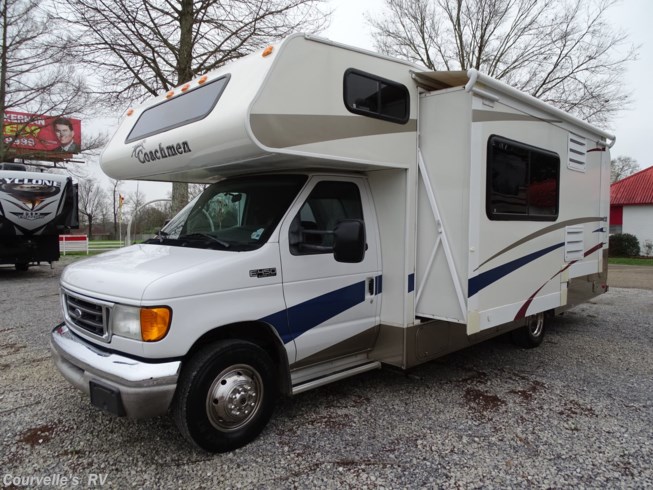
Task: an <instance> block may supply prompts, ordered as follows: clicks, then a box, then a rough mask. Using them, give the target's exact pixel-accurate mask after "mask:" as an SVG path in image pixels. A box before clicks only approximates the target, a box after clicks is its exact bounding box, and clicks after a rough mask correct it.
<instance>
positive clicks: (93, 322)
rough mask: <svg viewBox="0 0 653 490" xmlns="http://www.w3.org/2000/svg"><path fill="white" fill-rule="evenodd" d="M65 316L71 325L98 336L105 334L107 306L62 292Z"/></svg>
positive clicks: (107, 322) (107, 315) (107, 320)
mask: <svg viewBox="0 0 653 490" xmlns="http://www.w3.org/2000/svg"><path fill="white" fill-rule="evenodd" d="M63 296H64V307H65V309H66V311H65V313H66V318H67V320H68V321H69V322H70V323H72V325H73V326H75V327H77V328H80V329H82V330H84V331H86V332H88V333H91V334H93V335H96V336H98V337H102V338H105V337H106V336H107V325H108V324H109V307H108V306H107V305H103V304H98V303H94V302H92V301H90V300H88V299H82V298H80V297H79V296H75V295H72V294H70V293H68V292H64V293H63Z"/></svg>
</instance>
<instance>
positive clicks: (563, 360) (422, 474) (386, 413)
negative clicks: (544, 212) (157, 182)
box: [0, 258, 653, 489]
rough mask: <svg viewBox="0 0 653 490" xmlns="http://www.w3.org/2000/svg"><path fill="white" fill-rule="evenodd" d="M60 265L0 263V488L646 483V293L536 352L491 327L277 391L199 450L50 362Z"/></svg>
mask: <svg viewBox="0 0 653 490" xmlns="http://www.w3.org/2000/svg"><path fill="white" fill-rule="evenodd" d="M66 260H70V258H68V259H66ZM61 267H62V265H61V264H57V265H56V266H55V271H54V273H52V272H51V271H50V270H49V268H47V267H40V268H33V269H30V271H29V272H27V273H24V274H18V273H16V272H14V271H13V270H10V269H4V268H0V291H1V293H2V294H1V295H0V311H1V314H0V334H1V335H2V337H1V338H0V369H1V372H2V376H1V379H0V426H1V427H2V433H1V435H0V438H1V448H0V477H2V484H3V486H6V487H10V488H11V487H14V488H16V487H18V488H20V487H25V486H27V485H28V484H31V486H38V485H39V484H40V485H41V486H42V487H65V486H67V487H75V486H78V487H82V486H83V487H86V486H89V485H92V484H93V483H96V484H97V485H100V484H102V483H103V484H104V487H105V488H126V487H137V488H202V487H204V488H314V487H321V488H342V487H349V488H357V489H359V488H380V487H386V488H416V487H428V488H433V487H445V488H476V487H483V488H492V487H494V488H506V487H519V488H523V487H529V486H531V487H536V488H578V487H587V488H652V487H653V465H652V461H653V365H652V364H653V363H652V361H653V291H648V290H641V289H624V288H616V287H612V288H611V289H610V292H609V293H608V294H606V295H603V296H601V297H600V298H598V299H596V300H595V301H593V302H592V303H589V304H586V305H583V306H580V307H578V308H576V309H574V310H572V311H570V312H568V313H567V314H566V315H564V316H563V317H560V318H558V319H557V320H556V322H555V323H554V324H552V325H550V328H549V329H548V331H547V336H546V338H545V341H544V343H543V345H542V346H541V347H540V348H538V349H535V350H530V351H527V350H522V349H518V348H516V347H514V346H513V345H512V344H510V343H509V342H507V341H506V340H504V339H496V340H492V341H489V342H485V343H483V344H480V345H477V346H474V347H472V348H469V349H467V350H464V351H462V352H458V353H455V354H452V355H449V356H446V357H444V358H442V359H439V360H438V361H436V362H432V363H429V364H427V365H424V366H421V367H418V368H416V369H414V370H412V371H411V372H409V373H402V372H398V371H393V370H388V369H384V370H382V371H375V372H371V373H366V374H363V375H360V376H358V377H355V378H351V379H348V380H345V381H341V382H338V383H336V384H332V385H330V386H326V387H323V388H320V389H317V390H314V391H311V392H307V393H305V394H302V395H299V396H297V397H294V398H292V399H285V400H282V401H281V402H280V403H279V405H278V407H277V410H276V412H275V415H274V416H273V419H272V421H271V423H270V424H269V425H268V427H267V429H266V430H265V431H264V432H263V434H262V436H261V437H259V438H258V439H257V440H256V441H254V442H253V443H252V444H250V445H249V446H246V447H245V448H243V449H240V450H238V451H235V452H233V453H230V454H224V455H209V454H206V453H202V452H199V451H196V450H194V449H192V448H190V447H189V446H188V445H187V444H186V443H185V442H184V440H183V439H182V438H181V436H180V435H179V434H178V432H177V430H176V428H175V426H174V424H173V422H172V420H171V419H170V418H169V417H160V418H156V419H150V420H144V421H132V420H127V419H121V418H115V417H113V416H110V415H105V414H103V413H101V412H99V411H97V410H96V409H94V408H92V407H91V406H90V404H89V402H88V400H86V398H85V397H84V396H83V395H82V394H81V393H78V392H77V391H76V390H75V389H73V388H72V387H71V386H69V385H68V383H67V382H66V381H64V379H63V378H62V377H61V376H60V375H59V373H58V372H57V371H56V369H55V368H54V366H53V363H52V361H51V359H50V353H49V347H48V337H49V331H50V329H51V328H52V327H53V326H54V325H55V324H57V323H58V322H59V321H60V319H61V313H60V311H59V299H58V284H57V281H58V275H59V272H60V270H61ZM652 272H653V271H652ZM48 478H49V479H48ZM62 483H65V484H62Z"/></svg>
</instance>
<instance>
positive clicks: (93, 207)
mask: <svg viewBox="0 0 653 490" xmlns="http://www.w3.org/2000/svg"><path fill="white" fill-rule="evenodd" d="M78 190H79V196H78V199H79V212H80V213H81V215H82V216H83V217H84V220H85V221H86V224H87V225H88V239H89V240H92V239H93V220H94V219H95V218H96V217H98V216H102V215H103V214H105V210H103V208H104V207H106V205H107V200H106V193H105V192H104V189H102V187H101V186H100V184H99V183H98V182H97V181H96V180H95V179H90V178H89V179H82V180H80V181H79V183H78Z"/></svg>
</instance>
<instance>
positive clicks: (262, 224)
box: [51, 35, 614, 451]
mask: <svg viewBox="0 0 653 490" xmlns="http://www.w3.org/2000/svg"><path fill="white" fill-rule="evenodd" d="M613 143H614V136H612V135H610V134H607V133H605V132H604V131H601V130H600V129H597V128H595V127H593V126H591V125H589V124H587V123H585V122H583V121H581V120H578V119H576V118H574V117H572V116H570V115H568V114H566V113H564V112H562V111H560V110H557V109H555V108H553V107H550V106H548V105H546V104H544V103H542V102H540V101H538V100H536V99H534V98H532V97H530V96H528V95H525V94H523V93H520V92H519V91H517V90H514V89H512V88H510V87H508V86H506V85H505V84H503V83H500V82H498V81H496V80H493V79H492V78H489V77H487V76H484V75H482V74H480V73H478V72H476V71H474V70H470V71H469V72H430V71H427V70H425V69H423V68H421V67H419V66H415V65H412V64H407V63H405V62H402V61H399V60H394V59H390V58H387V57H384V56H381V55H378V54H374V53H371V52H367V51H362V50H359V49H355V48H351V47H347V46H343V45H338V44H335V43H332V42H330V41H326V40H323V39H318V38H312V37H309V36H304V35H296V36H292V37H290V38H288V39H286V40H284V41H283V42H281V43H280V44H278V45H274V46H272V47H270V48H268V49H266V50H265V51H264V52H258V53H254V54H252V55H250V56H248V57H246V58H244V59H241V60H239V61H236V62H234V63H231V64H228V65H226V66H224V67H222V68H220V69H218V70H217V71H214V72H211V73H209V74H207V75H205V76H202V77H201V78H199V79H197V80H194V81H192V82H190V83H188V84H185V85H184V86H182V87H178V88H176V89H175V90H172V91H170V92H169V93H167V94H163V95H161V96H160V97H157V98H154V99H153V100H150V101H148V102H147V103H145V104H144V105H142V106H141V107H138V108H135V109H130V110H129V111H128V112H127V115H126V117H125V118H124V120H123V122H122V124H121V126H120V127H119V129H118V130H117V132H116V134H115V135H114V137H113V139H112V141H111V142H110V143H109V145H108V146H107V148H106V149H105V151H104V153H103V155H102V168H103V170H104V171H105V172H106V173H107V174H108V175H109V176H111V177H113V178H116V179H148V180H158V181H186V182H205V183H213V184H212V185H211V186H210V187H208V188H207V189H206V191H205V192H204V193H203V194H202V195H201V196H199V197H198V198H197V199H195V200H194V201H193V202H191V203H190V204H189V205H188V206H186V207H185V208H184V209H183V210H182V211H181V212H180V213H179V214H178V215H177V216H176V217H174V218H173V219H172V220H171V222H170V223H169V224H167V225H166V226H165V227H164V229H163V230H162V231H161V233H160V234H159V235H158V236H157V237H155V238H153V239H151V240H149V241H147V242H146V243H144V244H140V245H134V246H131V247H128V248H124V249H122V250H117V251H113V252H109V253H106V254H103V255H99V256H96V257H93V258H90V259H88V260H84V261H80V262H79V263H76V264H74V265H71V266H69V267H67V268H66V269H65V271H64V273H63V275H62V278H61V291H62V305H63V313H64V318H65V322H64V323H63V324H61V325H60V326H57V327H56V328H55V329H54V331H53V332H52V338H51V340H52V346H53V352H54V356H55V360H56V363H57V366H58V368H59V370H60V371H61V372H62V373H63V375H64V376H65V377H66V379H68V380H69V381H70V382H71V383H72V384H73V385H75V386H76V387H78V388H79V389H81V390H83V391H85V392H86V393H88V394H89V396H90V399H91V402H92V404H93V405H95V406H98V407H101V408H103V409H105V410H107V411H109V412H112V413H114V414H118V415H127V416H131V417H144V416H151V415H158V414H163V413H166V412H168V411H169V410H170V411H171V412H172V413H173V415H174V417H175V419H176V422H177V424H178V426H179V428H180V430H181V431H182V433H183V434H184V435H185V436H186V438H187V439H189V440H190V441H192V442H194V443H195V444H196V445H198V446H199V447H201V448H204V449H205V450H208V451H227V450H230V449H233V448H236V447H239V446H242V445H243V444H246V443H247V442H249V441H251V440H252V439H253V438H254V437H256V436H257V435H258V433H259V432H260V431H261V430H262V429H263V427H264V426H265V424H266V422H267V421H268V419H269V417H270V415H271V412H272V409H273V406H274V401H275V399H276V397H277V396H278V395H279V394H285V395H292V394H297V393H301V392H303V391H305V390H309V389H311V388H315V387H318V386H321V385H324V384H326V383H330V382H333V381H336V380H339V379H342V378H345V377H347V376H351V375H354V374H357V373H361V372H364V371H367V370H371V369H377V368H380V367H381V366H383V365H390V366H396V367H399V368H401V369H409V368H411V367H413V366H416V365H418V364H420V363H424V362H427V361H430V360H432V359H435V358H437V357H439V356H442V355H444V354H446V353H449V352H452V351H454V350H457V349H461V348H464V347H466V346H469V345H471V344H473V343H476V342H479V341H482V340H484V339H487V338H490V337H493V336H496V335H499V334H501V333H505V332H508V331H513V334H514V336H515V338H516V340H518V342H519V343H520V344H522V345H524V346H527V347H532V346H535V345H537V344H539V343H540V342H541V341H542V336H543V334H544V325H545V322H546V320H547V319H548V318H550V317H551V316H553V315H554V314H555V313H556V312H560V311H562V310H563V309H565V308H569V307H571V306H573V305H575V304H578V303H579V302H580V301H584V300H587V299H588V298H591V297H593V296H595V295H597V294H599V293H601V292H605V291H606V289H607V275H606V274H607V266H606V264H607V262H606V259H607V236H608V235H607V231H608V226H607V216H608V209H609V180H610V179H609V178H610V155H609V152H608V149H609V147H610V146H611V145H612V144H613Z"/></svg>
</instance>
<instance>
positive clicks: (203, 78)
mask: <svg viewBox="0 0 653 490" xmlns="http://www.w3.org/2000/svg"><path fill="white" fill-rule="evenodd" d="M208 79H209V77H208V76H207V75H202V77H201V78H200V79H199V80H198V81H197V83H199V84H200V85H202V84H204V83H206V81H207V80H208Z"/></svg>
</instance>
